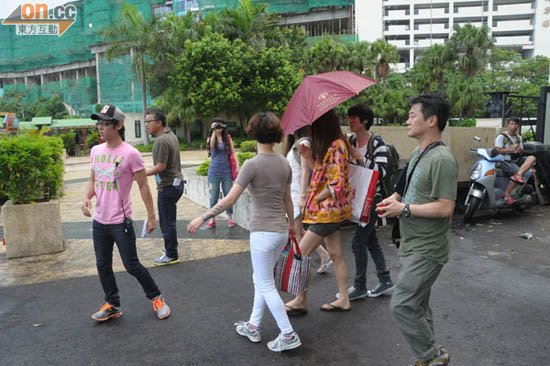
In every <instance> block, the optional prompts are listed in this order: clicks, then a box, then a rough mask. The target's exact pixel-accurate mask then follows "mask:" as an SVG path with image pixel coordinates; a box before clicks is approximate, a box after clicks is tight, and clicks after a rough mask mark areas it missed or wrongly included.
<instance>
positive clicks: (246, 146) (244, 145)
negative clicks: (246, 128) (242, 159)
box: [241, 140, 256, 152]
mask: <svg viewBox="0 0 550 366" xmlns="http://www.w3.org/2000/svg"><path fill="white" fill-rule="evenodd" d="M241 152H256V141H254V140H246V141H243V142H241Z"/></svg>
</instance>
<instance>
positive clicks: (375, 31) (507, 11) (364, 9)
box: [355, 0, 550, 69]
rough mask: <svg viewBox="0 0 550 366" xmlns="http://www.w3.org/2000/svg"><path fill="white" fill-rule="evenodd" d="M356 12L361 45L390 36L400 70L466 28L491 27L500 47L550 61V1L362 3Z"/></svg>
mask: <svg viewBox="0 0 550 366" xmlns="http://www.w3.org/2000/svg"><path fill="white" fill-rule="evenodd" d="M355 7H356V9H355V14H356V25H357V26H356V27H357V29H356V31H357V34H358V38H359V40H361V41H369V42H372V41H374V40H376V39H378V38H381V37H384V38H385V39H386V40H387V41H388V42H389V43H391V44H393V45H395V46H397V48H398V50H399V54H400V55H401V63H400V64H399V65H398V69H404V68H409V67H411V66H413V64H414V61H415V58H416V57H417V56H418V55H419V54H420V53H421V51H422V49H424V48H427V47H430V46H431V45H433V44H441V43H445V42H446V41H447V40H448V39H449V37H450V36H451V34H452V32H453V29H454V28H455V27H457V26H463V25H465V24H472V25H475V26H482V25H486V26H487V27H489V30H490V36H491V37H492V39H493V42H494V43H495V45H497V46H498V47H502V48H507V49H513V50H516V51H519V52H521V53H522V54H523V56H524V57H532V56H535V55H543V56H549V57H550V0H449V1H443V0H356V5H355Z"/></svg>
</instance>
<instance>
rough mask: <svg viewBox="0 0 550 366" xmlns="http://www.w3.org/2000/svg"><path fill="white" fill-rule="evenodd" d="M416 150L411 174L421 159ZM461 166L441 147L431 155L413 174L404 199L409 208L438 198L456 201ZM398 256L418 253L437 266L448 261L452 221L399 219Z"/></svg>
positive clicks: (427, 156)
mask: <svg viewBox="0 0 550 366" xmlns="http://www.w3.org/2000/svg"><path fill="white" fill-rule="evenodd" d="M418 156H419V151H418V148H416V149H415V150H414V151H413V153H412V155H411V158H410V159H409V162H410V163H409V171H408V172H407V177H408V176H409V174H410V170H412V167H413V166H414V163H415V162H416V159H418ZM457 178H458V163H457V161H456V159H455V158H454V156H453V155H452V153H451V151H450V150H449V148H448V147H446V146H444V145H440V146H437V147H434V148H433V149H431V150H430V151H428V152H427V153H426V154H425V155H424V156H423V157H422V159H420V162H419V163H418V165H417V166H416V169H415V170H414V173H413V176H412V177H411V182H410V184H409V186H408V188H407V192H405V196H404V197H403V202H405V203H409V204H424V203H430V202H434V201H436V200H437V199H438V198H443V199H448V200H452V201H454V200H456V191H457ZM400 229H401V246H400V248H399V255H402V256H407V255H410V254H412V253H417V254H419V255H421V256H424V257H427V258H429V259H431V260H433V261H435V262H437V263H440V264H444V263H446V262H447V260H448V259H449V242H450V231H451V218H427V217H414V216H413V215H411V216H410V217H403V216H401V217H400Z"/></svg>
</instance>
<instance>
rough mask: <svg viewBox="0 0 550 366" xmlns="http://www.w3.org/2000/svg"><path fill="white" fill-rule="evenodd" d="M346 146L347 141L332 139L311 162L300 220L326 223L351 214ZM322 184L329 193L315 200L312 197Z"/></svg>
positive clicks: (347, 217)
mask: <svg viewBox="0 0 550 366" xmlns="http://www.w3.org/2000/svg"><path fill="white" fill-rule="evenodd" d="M349 162H350V149H349V144H348V143H347V141H345V140H342V139H337V140H334V141H333V142H332V143H331V144H330V147H329V148H328V150H327V153H326V154H325V156H324V158H323V162H322V163H319V162H318V161H316V162H315V166H314V167H313V175H312V177H311V181H310V183H309V193H308V197H307V201H306V207H305V213H304V220H303V222H304V223H307V224H328V223H337V222H342V221H344V220H347V219H349V218H351V195H352V190H351V185H350V180H349V174H350V173H349ZM325 188H329V189H330V188H332V189H330V191H331V194H330V195H329V196H328V198H326V199H325V200H323V201H321V202H319V203H317V202H316V200H315V197H316V196H317V195H318V194H319V193H320V192H322V191H323V190H324V189H325Z"/></svg>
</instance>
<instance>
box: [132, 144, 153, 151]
mask: <svg viewBox="0 0 550 366" xmlns="http://www.w3.org/2000/svg"><path fill="white" fill-rule="evenodd" d="M135 148H136V149H137V150H138V151H139V152H142V153H144V152H151V151H153V143H152V142H151V143H149V144H147V145H143V144H140V145H136V146H135Z"/></svg>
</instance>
